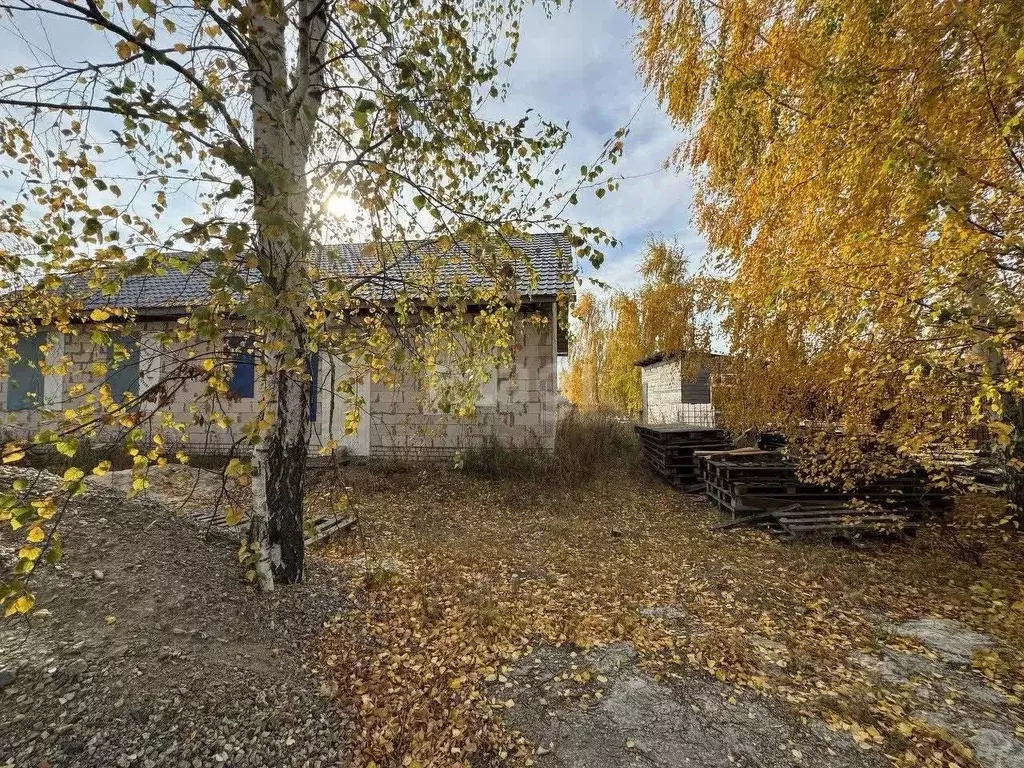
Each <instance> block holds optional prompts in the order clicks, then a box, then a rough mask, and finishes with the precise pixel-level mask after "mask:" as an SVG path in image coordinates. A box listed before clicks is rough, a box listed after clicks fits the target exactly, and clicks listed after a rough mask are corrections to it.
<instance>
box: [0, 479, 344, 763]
mask: <svg viewBox="0 0 1024 768" xmlns="http://www.w3.org/2000/svg"><path fill="white" fill-rule="evenodd" d="M19 472H24V470H14V469H11V468H2V469H0V488H4V489H6V488H7V487H9V485H10V482H11V479H12V478H13V477H15V476H17V475H18V473H19ZM34 475H35V473H34V472H32V473H31V476H33V477H34ZM43 477H44V478H45V475H44V476H43ZM62 531H63V534H64V545H65V555H64V558H63V560H62V562H61V564H60V565H59V566H58V567H57V568H48V569H46V570H45V571H44V572H42V573H40V574H39V575H38V580H37V581H36V583H35V585H34V587H35V591H36V594H37V604H36V607H37V611H36V613H35V614H34V615H33V616H32V619H31V622H30V623H26V622H18V623H11V622H6V623H3V624H0V712H2V713H3V716H2V717H0V745H2V747H0V766H4V767H5V768H6V767H7V766H35V767H38V766H48V767H52V768H56V766H75V767H76V768H77V767H78V766H82V767H83V768H84V767H85V766H104V768H106V767H107V766H120V767H124V766H147V767H148V766H181V767H182V768H184V767H185V766H194V767H196V768H199V766H326V765H338V764H339V763H341V762H343V759H342V758H343V755H342V754H341V752H340V750H341V746H340V745H341V744H342V737H343V729H344V727H345V723H344V722H342V721H341V720H340V719H339V718H338V717H337V715H336V714H335V712H336V709H337V708H336V707H335V706H332V704H331V703H330V701H328V699H327V697H326V694H324V693H322V692H321V683H320V680H319V679H317V678H316V676H315V675H314V673H313V672H312V671H311V670H310V669H309V668H308V667H307V665H306V663H305V659H304V650H305V647H306V644H307V643H308V642H309V641H310V640H311V639H312V637H313V636H314V634H315V633H316V632H317V631H318V630H319V629H320V627H321V626H322V624H323V622H324V620H325V619H326V618H327V617H328V616H330V615H331V614H332V613H334V612H335V611H337V610H339V609H341V608H342V607H343V606H342V605H341V603H340V600H341V598H339V597H338V596H339V595H343V594H344V593H345V591H344V590H343V589H342V588H341V586H340V585H339V583H338V576H337V575H336V574H335V573H334V572H333V571H331V570H328V566H327V565H325V564H323V563H322V562H319V561H316V560H314V561H313V562H312V563H311V564H310V565H311V568H310V569H309V571H308V573H307V582H306V583H305V584H304V585H302V586H298V587H291V588H287V589H281V590H278V591H277V592H275V593H273V594H271V595H261V594H258V593H255V592H254V591H252V590H250V589H248V588H246V587H244V586H243V585H242V583H241V576H242V572H241V568H240V566H239V565H238V563H237V560H236V557H235V551H234V547H233V545H232V544H230V543H228V542H225V541H223V540H220V539H212V540H209V541H207V540H204V538H203V535H202V533H201V532H200V531H198V530H196V529H195V528H194V527H192V526H191V525H190V524H188V523H187V522H185V521H183V520H178V519H175V518H174V517H173V516H171V515H170V514H169V513H168V512H167V510H166V508H165V507H162V506H160V505H158V504H154V503H150V502H140V501H125V499H124V498H123V497H122V496H120V495H117V494H115V493H112V492H109V491H91V492H90V493H89V494H87V495H86V496H84V497H81V498H80V499H78V500H76V502H75V503H74V505H73V506H72V507H71V508H70V509H69V513H68V515H67V517H66V518H65V520H64V522H63V524H62ZM14 544H16V541H12V533H11V531H10V529H6V530H4V531H2V532H0V561H2V560H3V559H5V558H4V555H5V554H7V553H9V551H10V549H11V547H12V546H13V545H14ZM38 609H42V610H38Z"/></svg>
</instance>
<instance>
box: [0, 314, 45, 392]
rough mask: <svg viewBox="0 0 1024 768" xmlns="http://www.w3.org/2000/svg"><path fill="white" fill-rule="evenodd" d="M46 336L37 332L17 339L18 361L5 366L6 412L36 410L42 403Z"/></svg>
mask: <svg viewBox="0 0 1024 768" xmlns="http://www.w3.org/2000/svg"><path fill="white" fill-rule="evenodd" d="M45 342H46V334H45V333H44V332H43V331H39V332H37V333H35V334H33V335H32V336H23V337H21V338H19V339H18V345H17V347H16V349H17V352H18V359H17V360H11V361H10V364H9V365H8V366H7V410H9V411H23V410H27V409H30V408H38V407H39V406H40V404H41V403H42V402H43V373H42V371H41V370H40V369H39V366H40V364H41V363H42V362H43V358H44V355H43V351H42V348H41V347H42V345H43V344H44V343H45Z"/></svg>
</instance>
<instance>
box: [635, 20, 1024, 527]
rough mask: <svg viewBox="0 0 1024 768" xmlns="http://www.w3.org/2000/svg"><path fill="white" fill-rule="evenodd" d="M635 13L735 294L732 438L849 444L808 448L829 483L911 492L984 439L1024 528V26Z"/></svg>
mask: <svg viewBox="0 0 1024 768" xmlns="http://www.w3.org/2000/svg"><path fill="white" fill-rule="evenodd" d="M627 5H628V6H629V7H630V9H631V10H632V11H633V13H634V15H635V16H636V18H637V19H638V21H639V22H640V24H641V25H642V29H641V33H640V37H639V43H638V47H637V57H638V63H639V67H640V70H641V72H642V74H643V76H644V77H645V78H646V80H647V83H648V84H649V85H650V86H651V87H652V88H653V89H654V91H655V93H656V94H657V96H658V98H659V100H660V102H661V104H662V106H663V107H664V108H665V110H666V111H667V112H668V114H669V115H670V116H671V117H672V118H673V119H674V120H675V121H676V122H677V123H678V125H679V126H681V127H685V128H687V129H688V130H689V135H690V137H691V138H689V139H688V140H687V141H686V142H685V143H684V144H683V145H682V146H681V147H680V149H679V151H678V152H677V153H676V155H675V156H674V160H675V161H676V162H678V163H680V164H683V163H686V164H689V165H691V166H692V167H694V168H696V169H698V170H699V171H700V175H701V178H702V184H701V189H700V194H699V198H698V202H697V210H696V218H697V222H698V224H699V226H700V228H701V229H702V231H703V232H704V234H705V235H706V236H707V238H708V241H709V244H710V246H711V248H712V249H713V250H714V252H715V253H717V254H719V255H720V262H719V266H720V267H721V268H722V269H723V270H725V271H726V272H727V273H728V274H729V275H730V276H731V277H732V278H733V279H732V280H731V282H730V284H729V286H728V289H727V292H726V297H727V300H728V304H729V314H728V320H727V324H726V329H727V332H728V335H729V337H730V341H731V344H732V348H733V352H734V354H735V355H736V359H737V365H736V374H737V376H736V378H735V379H734V381H736V382H737V384H738V385H737V386H736V387H734V388H733V389H732V396H731V397H730V398H729V402H728V403H726V406H727V407H726V415H727V417H728V418H729V420H730V421H731V423H732V425H733V426H739V427H746V426H755V427H764V426H768V425H774V426H777V427H781V428H783V429H785V430H786V431H788V432H790V433H791V434H796V433H797V432H798V431H799V429H798V427H799V425H801V424H804V425H806V423H807V422H808V420H810V421H812V422H814V421H817V422H827V423H828V424H829V425H832V426H836V425H839V426H841V427H842V429H841V430H838V434H837V433H836V432H835V431H834V430H828V431H822V432H820V433H819V434H818V436H817V437H816V438H815V441H816V442H815V444H814V446H813V447H814V450H813V451H808V456H807V458H808V459H813V461H809V462H808V463H807V468H808V469H809V470H810V471H811V472H812V474H819V475H821V476H830V477H841V476H847V477H849V476H852V475H856V474H858V473H867V474H871V473H875V472H889V471H895V470H896V469H898V468H900V467H902V466H905V465H906V464H907V463H909V462H911V461H916V460H919V459H920V458H921V456H922V455H923V454H926V453H927V452H928V451H929V450H930V449H934V448H936V447H938V448H940V449H941V450H947V451H948V450H950V449H957V448H962V447H965V446H969V445H970V440H969V438H970V435H971V434H972V432H976V431H977V430H976V428H977V427H979V426H984V427H985V428H987V430H988V431H990V433H991V434H992V435H993V436H994V438H995V439H996V440H997V441H998V446H999V450H1000V451H1001V452H1002V455H1003V456H1004V458H1005V459H1006V461H1005V466H1006V468H1007V479H1008V484H1009V489H1010V496H1011V499H1012V500H1013V501H1014V502H1015V503H1016V505H1017V506H1018V509H1019V508H1020V506H1021V499H1022V491H1024V484H1022V482H1021V477H1022V474H1021V469H1022V464H1021V457H1022V455H1024V439H1022V436H1021V430H1022V426H1024V421H1022V410H1021V397H1022V394H1024V370H1022V347H1021V345H1022V341H1024V333H1022V323H1024V302H1021V299H1020V297H1021V295H1022V294H1021V290H1022V288H1024V286H1022V284H1021V282H1022V281H1021V275H1022V272H1024V239H1022V233H1024V226H1022V225H1024V184H1022V182H1024V123H1022V107H1024V75H1022V73H1024V67H1022V61H1024V48H1022V29H1024V6H1022V4H1021V3H1020V2H1016V1H1014V0H988V1H986V2H981V1H980V0H966V1H965V2H958V3H935V2H931V1H930V0H901V2H898V3H897V2H888V1H887V0H873V1H872V2H860V1H859V0H856V1H855V0H829V1H828V2H818V1H817V0H808V1H806V2H801V3H797V4H793V3H784V2H778V1H777V0H753V2H748V1H746V0H745V1H744V2H736V1H735V0H721V1H719V0H715V1H714V2H710V1H709V0H628V3H627ZM804 434H806V433H804ZM826 434H828V435H829V436H828V437H827V439H826Z"/></svg>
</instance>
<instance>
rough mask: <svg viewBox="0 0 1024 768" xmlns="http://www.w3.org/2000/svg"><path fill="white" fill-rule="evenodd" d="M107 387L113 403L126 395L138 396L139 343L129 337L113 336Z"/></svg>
mask: <svg viewBox="0 0 1024 768" xmlns="http://www.w3.org/2000/svg"><path fill="white" fill-rule="evenodd" d="M111 341H112V344H111V346H110V352H109V356H108V358H107V360H108V362H109V363H110V366H109V370H108V371H107V386H109V387H110V396H111V397H112V398H113V399H114V402H115V403H120V402H121V401H123V400H124V399H125V396H126V395H131V396H133V397H135V396H137V395H138V394H139V342H138V341H137V340H136V339H133V338H132V337H131V336H121V335H118V336H114V337H113V339H112V340H111Z"/></svg>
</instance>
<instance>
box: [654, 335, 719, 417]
mask: <svg viewBox="0 0 1024 768" xmlns="http://www.w3.org/2000/svg"><path fill="white" fill-rule="evenodd" d="M700 358H701V359H700V360H699V361H698V360H694V359H689V360H687V355H686V353H675V352H655V353H653V354H650V355H648V356H647V357H644V358H643V359H641V360H637V361H636V363H635V365H637V366H638V367H639V368H640V386H641V398H642V399H641V421H642V423H644V424H695V425H700V426H707V427H713V426H715V413H714V407H713V405H712V400H711V394H712V392H711V389H712V381H713V376H714V374H717V373H720V372H721V365H722V361H723V360H724V358H725V356H724V355H718V354H701V355H700Z"/></svg>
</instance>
